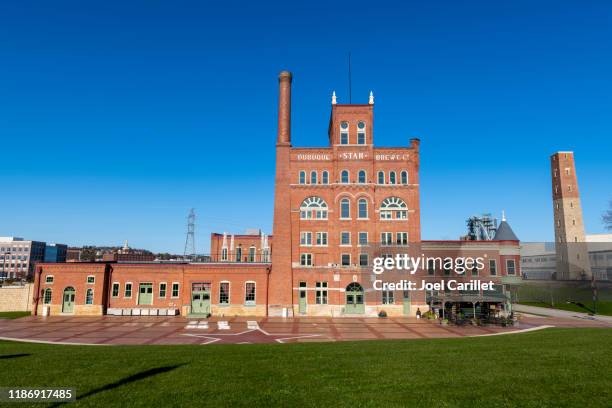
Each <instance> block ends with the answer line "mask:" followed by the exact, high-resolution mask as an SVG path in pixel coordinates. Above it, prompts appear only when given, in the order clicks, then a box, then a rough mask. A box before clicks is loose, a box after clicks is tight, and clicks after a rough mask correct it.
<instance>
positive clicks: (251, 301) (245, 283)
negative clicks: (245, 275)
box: [244, 281, 257, 306]
mask: <svg viewBox="0 0 612 408" xmlns="http://www.w3.org/2000/svg"><path fill="white" fill-rule="evenodd" d="M249 283H252V284H253V287H254V288H255V290H254V291H253V292H254V293H253V300H247V285H248V284H249ZM256 304H257V282H255V281H246V282H244V305H245V306H255V305H256Z"/></svg>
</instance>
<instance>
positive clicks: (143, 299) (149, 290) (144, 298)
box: [138, 283, 153, 305]
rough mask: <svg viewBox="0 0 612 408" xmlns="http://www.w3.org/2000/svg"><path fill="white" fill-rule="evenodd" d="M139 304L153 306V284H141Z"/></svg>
mask: <svg viewBox="0 0 612 408" xmlns="http://www.w3.org/2000/svg"><path fill="white" fill-rule="evenodd" d="M138 304H139V305H152V304H153V284H152V283H141V284H140V286H139V289H138Z"/></svg>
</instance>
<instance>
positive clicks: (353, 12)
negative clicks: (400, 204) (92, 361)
mask: <svg viewBox="0 0 612 408" xmlns="http://www.w3.org/2000/svg"><path fill="white" fill-rule="evenodd" d="M611 23H612V5H611V4H610V3H609V2H599V3H598V2H588V1H587V2H573V3H569V2H568V3H566V2H559V1H550V2H533V1H513V2H504V3H500V2H484V1H483V2H454V1H449V2H439V1H438V2H396V3H387V2H359V1H351V2H331V3H330V2H325V3H323V2H321V3H314V2H309V3H307V4H306V3H305V2H304V4H301V5H300V4H297V2H282V3H277V4H273V3H271V2H265V4H262V3H261V2H207V1H193V2H187V1H173V2H169V1H166V2H162V1H150V0H147V1H121V2H119V1H117V2H108V1H104V2H96V1H88V2H81V1H61V0H58V1H54V2H49V1H3V2H2V3H1V4H0V38H1V40H0V142H1V144H2V145H1V146H2V147H1V148H0V151H2V158H1V159H0V174H2V181H3V184H4V185H5V187H6V188H4V189H2V190H1V191H2V196H1V198H0V214H1V215H0V235H16V236H23V237H26V238H30V239H39V240H46V241H49V242H64V243H68V244H70V245H83V244H99V245H102V244H117V245H118V244H121V243H122V242H123V240H125V239H129V241H130V244H131V245H132V246H134V247H140V248H148V249H151V250H155V251H171V252H176V253H182V251H183V245H184V239H185V229H186V227H185V223H186V216H187V213H188V210H189V208H191V207H195V208H196V212H197V215H198V220H197V236H196V245H197V247H198V251H199V252H206V251H207V245H208V236H209V235H208V234H209V233H210V231H211V230H212V231H220V232H222V231H228V232H241V231H243V230H244V229H245V228H249V227H255V228H257V227H259V228H263V229H264V230H265V231H270V230H271V225H272V208H273V189H274V186H273V181H274V142H275V137H276V118H277V116H276V115H277V105H276V104H277V74H278V72H279V71H280V70H282V69H289V70H291V71H293V73H294V87H293V129H292V138H293V144H294V145H295V146H324V145H326V143H327V136H326V131H327V124H328V120H329V110H330V106H329V103H330V94H331V91H332V90H336V92H337V94H338V97H339V102H346V101H347V99H348V96H347V95H348V92H347V68H346V67H347V63H346V60H347V53H348V52H349V51H350V52H351V53H352V62H353V64H352V72H353V81H352V82H353V102H365V101H366V100H367V94H368V92H369V91H370V90H373V91H374V94H375V97H376V106H375V128H374V132H375V143H376V144H377V145H380V146H402V145H407V144H408V140H409V139H410V138H411V137H419V138H420V139H421V141H422V142H421V149H422V150H421V180H420V181H421V210H422V231H423V238H424V239H438V238H444V239H455V238H457V237H458V236H459V235H461V234H463V233H464V230H465V219H466V218H467V217H468V216H470V215H473V214H478V213H482V212H493V213H495V214H499V213H501V210H502V209H505V210H506V214H507V216H508V218H509V221H510V222H511V225H512V226H513V228H514V230H515V232H516V233H517V235H518V236H519V237H520V238H521V239H522V240H524V241H535V240H550V239H551V238H552V236H553V221H552V204H551V191H550V190H551V188H550V181H549V176H550V170H549V156H550V154H552V153H553V152H555V151H557V150H574V151H575V154H576V160H577V165H578V170H577V172H578V177H579V187H580V190H581V193H582V199H583V207H584V217H585V223H586V227H587V231H588V232H591V233H596V232H603V226H602V224H601V214H602V212H603V211H604V210H605V209H606V208H607V205H608V201H609V200H610V199H612V183H611V182H610V179H611V176H612V170H611V169H612V167H611V159H610V152H611V151H612V137H610V136H611V133H612V114H611V112H612V110H611V107H612V74H611V73H612V24H611ZM13 186H19V187H18V188H15V187H13Z"/></svg>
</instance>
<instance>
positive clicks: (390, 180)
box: [389, 171, 397, 184]
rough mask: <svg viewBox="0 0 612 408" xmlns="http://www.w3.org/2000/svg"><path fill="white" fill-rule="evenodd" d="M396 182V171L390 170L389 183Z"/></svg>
mask: <svg viewBox="0 0 612 408" xmlns="http://www.w3.org/2000/svg"><path fill="white" fill-rule="evenodd" d="M396 182H397V180H396V179H395V172H394V171H390V172H389V184H395V183H396Z"/></svg>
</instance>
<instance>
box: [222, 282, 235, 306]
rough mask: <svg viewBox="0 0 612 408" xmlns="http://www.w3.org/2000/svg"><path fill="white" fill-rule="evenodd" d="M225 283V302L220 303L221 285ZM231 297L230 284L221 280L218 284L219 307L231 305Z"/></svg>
mask: <svg viewBox="0 0 612 408" xmlns="http://www.w3.org/2000/svg"><path fill="white" fill-rule="evenodd" d="M224 283H227V302H226V303H225V302H221V285H222V284H224ZM231 295H232V283H231V282H230V281H227V280H222V281H221V282H219V305H221V306H225V305H228V306H229V305H230V304H231Z"/></svg>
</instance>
